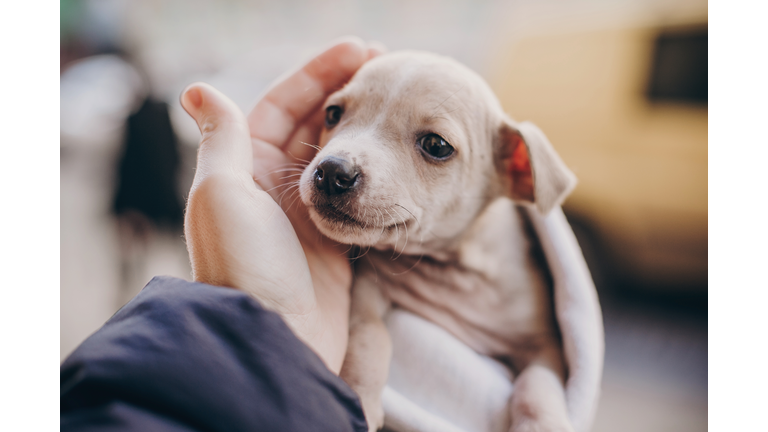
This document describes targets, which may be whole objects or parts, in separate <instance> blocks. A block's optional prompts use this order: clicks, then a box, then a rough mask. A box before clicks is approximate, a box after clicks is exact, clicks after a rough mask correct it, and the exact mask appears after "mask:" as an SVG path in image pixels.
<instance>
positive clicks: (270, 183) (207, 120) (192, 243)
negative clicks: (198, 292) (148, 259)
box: [182, 41, 378, 373]
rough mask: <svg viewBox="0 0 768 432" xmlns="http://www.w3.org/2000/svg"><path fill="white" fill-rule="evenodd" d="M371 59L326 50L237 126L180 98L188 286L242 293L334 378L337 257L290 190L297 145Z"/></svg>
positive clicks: (339, 316) (338, 349) (339, 348)
mask: <svg viewBox="0 0 768 432" xmlns="http://www.w3.org/2000/svg"><path fill="white" fill-rule="evenodd" d="M377 53H378V50H377V49H373V48H367V49H366V48H365V47H364V45H363V44H362V43H361V42H360V41H347V42H343V43H339V44H337V45H335V46H334V47H332V48H330V49H328V50H327V51H325V52H324V53H322V54H320V55H319V56H318V57H316V58H315V59H314V60H312V61H311V62H310V63H308V64H307V65H305V66H304V67H303V68H302V69H300V70H299V71H297V72H296V73H294V74H293V75H291V76H289V77H288V78H286V79H284V80H282V81H280V82H278V83H277V84H276V85H275V86H274V87H272V88H271V89H270V90H269V91H268V92H267V93H266V95H265V96H264V97H263V98H262V99H261V100H260V101H259V102H258V103H257V104H256V106H255V107H254V109H253V111H252V112H251V113H250V115H249V116H248V118H247V120H246V119H245V118H244V116H243V114H242V112H241V111H240V110H239V109H238V108H237V106H236V105H235V104H234V103H233V102H232V101H231V100H229V99H228V98H227V97H226V96H224V95H222V94H221V93H219V92H217V91H216V90H215V89H213V88H212V87H210V86H207V85H204V84H193V85H192V86H190V88H189V89H188V90H187V91H186V92H185V93H184V94H183V95H182V105H184V107H185V109H187V112H189V113H190V115H192V117H194V118H195V120H196V121H197V123H198V126H199V127H200V130H201V131H202V133H203V138H202V140H201V144H200V149H199V152H198V165H197V172H196V173H195V181H194V184H193V186H192V189H191V190H190V194H189V200H188V202H187V213H186V221H185V235H186V237H187V249H188V250H189V254H190V261H191V263H192V268H193V273H194V277H195V279H196V280H199V281H202V282H206V283H211V284H214V285H220V286H230V287H234V288H239V289H242V290H245V291H247V292H249V293H251V294H252V295H254V296H255V297H256V298H257V299H259V301H261V302H262V303H263V304H264V305H266V306H268V307H270V308H272V309H273V310H275V311H277V312H278V313H280V314H281V316H282V317H283V318H284V319H285V321H286V323H287V324H288V325H290V326H291V328H292V329H293V331H294V332H295V333H296V335H297V336H299V337H300V338H302V339H303V340H304V341H305V342H306V343H307V344H308V345H309V346H310V347H312V348H313V349H315V351H316V352H317V353H318V354H319V355H320V357H321V358H323V360H325V362H326V364H327V365H328V367H329V368H330V369H331V370H333V371H335V372H336V373H338V371H339V370H340V369H341V364H342V362H343V360H344V353H345V352H346V346H347V337H348V317H349V303H350V285H351V281H352V274H351V269H350V265H349V262H348V260H347V256H346V249H347V248H346V247H345V246H342V245H339V244H336V243H334V242H332V241H330V240H329V239H327V238H324V237H323V236H322V235H321V234H320V233H319V232H318V231H317V230H316V228H315V226H314V224H313V223H312V222H311V221H310V219H309V216H308V214H307V210H306V208H304V206H303V205H302V204H301V202H297V200H298V196H297V195H296V194H297V191H296V190H295V187H294V185H293V183H294V182H295V180H296V179H297V178H298V176H297V175H296V174H299V173H300V172H301V169H302V167H303V164H304V163H306V162H305V161H307V160H309V159H311V158H312V157H313V156H314V152H315V150H314V149H313V148H312V147H311V146H308V145H305V144H303V143H304V142H306V143H315V142H316V141H317V138H318V136H319V132H320V127H321V125H322V120H323V119H322V113H321V112H320V109H319V108H320V106H321V104H322V103H323V101H324V100H325V99H326V97H327V96H328V95H329V94H330V93H332V92H333V91H335V90H336V89H337V88H339V87H341V86H342V85H344V83H346V81H348V80H349V79H350V78H351V77H352V75H353V74H354V73H355V71H357V69H358V68H359V67H360V66H362V64H363V63H364V62H365V61H366V60H367V59H368V58H370V57H372V56H374V55H376V54H377ZM249 140H250V145H249ZM254 180H255V182H254ZM265 192H266V193H265Z"/></svg>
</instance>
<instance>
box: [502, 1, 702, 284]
mask: <svg viewBox="0 0 768 432" xmlns="http://www.w3.org/2000/svg"><path fill="white" fill-rule="evenodd" d="M701 15H702V14H700V15H699V17H695V16H694V17H689V19H685V20H680V21H678V22H676V23H672V24H670V23H664V24H663V25H662V24H659V23H655V24H654V23H650V24H648V23H646V24H643V25H635V26H623V27H622V26H618V27H613V28H603V29H594V28H593V29H590V30H586V31H573V32H571V31H560V32H557V33H552V32H549V33H543V34H539V35H533V36H530V37H523V38H520V39H518V40H517V41H516V42H515V43H514V44H512V45H511V46H509V47H507V48H505V50H504V52H503V53H502V54H501V55H499V56H498V58H497V60H496V64H495V65H494V67H493V68H492V70H493V73H492V76H491V85H492V86H493V87H494V90H495V91H496V94H497V95H498V96H499V98H500V100H501V102H502V105H504V108H505V109H506V110H507V112H508V113H510V115H512V117H513V118H515V119H516V120H530V121H533V122H534V123H536V124H538V125H539V127H541V129H542V130H543V131H544V132H545V133H546V134H547V136H548V137H549V139H550V141H551V142H552V144H553V145H554V147H555V148H556V149H557V151H558V152H559V153H560V155H561V156H562V158H563V160H565V162H566V163H567V164H568V166H569V167H571V169H572V170H573V171H574V172H575V174H576V176H577V177H578V178H579V185H578V186H577V188H576V190H575V191H574V193H573V194H572V195H571V197H570V198H569V199H568V200H567V201H566V203H565V204H564V210H565V212H566V214H567V215H568V216H569V220H570V221H571V223H572V225H573V226H574V230H575V231H576V233H577V236H579V237H580V241H581V243H582V247H583V248H584V250H585V255H586V256H587V259H588V261H589V262H590V264H591V266H592V271H593V273H595V274H594V276H595V279H596V282H597V283H598V286H599V287H600V285H609V286H608V287H609V288H617V289H619V288H622V289H623V288H632V287H634V288H642V289H643V290H648V289H656V290H660V292H665V293H676V294H680V293H685V292H687V293H691V294H695V295H696V296H698V297H699V298H701V297H702V295H703V297H704V298H706V297H705V296H706V289H707V21H706V3H705V4H704V10H703V16H701ZM702 56H703V57H702ZM606 278H607V280H606Z"/></svg>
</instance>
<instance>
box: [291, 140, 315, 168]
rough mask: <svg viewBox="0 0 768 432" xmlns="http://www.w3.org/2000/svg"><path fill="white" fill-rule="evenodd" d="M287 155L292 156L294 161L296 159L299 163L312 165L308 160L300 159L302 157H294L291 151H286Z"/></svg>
mask: <svg viewBox="0 0 768 432" xmlns="http://www.w3.org/2000/svg"><path fill="white" fill-rule="evenodd" d="M299 142H301V141H299ZM302 144H304V143H302ZM286 153H288V154H289V155H291V157H292V158H294V159H296V160H298V161H302V162H304V163H306V164H307V165H309V163H310V162H309V161H308V160H306V159H302V158H300V157H298V156H294V155H293V153H291V151H290V150H286Z"/></svg>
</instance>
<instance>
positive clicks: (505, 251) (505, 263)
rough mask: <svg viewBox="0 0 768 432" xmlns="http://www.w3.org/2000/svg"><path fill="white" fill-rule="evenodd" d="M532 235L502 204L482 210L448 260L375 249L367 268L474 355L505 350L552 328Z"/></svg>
mask: <svg viewBox="0 0 768 432" xmlns="http://www.w3.org/2000/svg"><path fill="white" fill-rule="evenodd" d="M532 240H533V239H531V237H530V232H529V231H528V230H526V224H525V221H524V220H523V219H521V217H520V213H519V212H518V211H517V210H515V209H514V207H513V206H512V205H511V203H508V204H507V205H504V204H502V205H500V206H496V207H494V206H492V207H491V208H489V209H488V210H487V211H486V212H485V213H484V214H483V216H482V217H481V218H480V220H478V221H477V223H476V224H475V226H473V227H472V228H471V229H470V230H469V231H468V234H467V236H466V238H465V239H464V240H463V241H462V244H461V247H460V248H459V249H458V251H457V252H456V254H455V257H454V258H453V259H447V260H445V259H443V260H437V259H434V258H432V257H430V256H424V257H405V258H402V257H401V258H399V259H397V260H392V257H391V254H387V253H375V254H373V255H372V256H371V261H370V262H371V263H373V264H374V265H373V266H371V267H369V269H370V270H373V272H374V273H375V274H374V275H371V276H373V277H375V278H376V279H377V280H378V286H379V289H381V290H382V291H383V293H384V295H385V296H386V297H387V298H388V299H389V300H390V301H391V302H392V303H393V304H394V305H396V306H398V307H402V308H404V309H407V310H410V311H412V312H414V313H416V314H418V315H421V316H423V317H424V318H426V319H429V320H431V321H432V322H434V323H436V324H438V325H440V326H441V327H443V328H445V329H446V330H448V331H449V332H451V333H453V334H454V335H455V336H456V337H457V338H459V339H460V340H462V341H463V342H464V343H466V344H467V345H469V346H470V347H472V348H473V349H474V350H476V351H478V352H480V353H482V354H487V355H512V354H513V353H514V352H516V351H518V352H519V351H520V349H531V348H535V345H537V344H539V343H543V341H544V340H545V339H548V338H550V337H551V336H552V335H553V334H554V333H556V330H555V328H554V327H555V326H554V319H553V313H552V301H551V282H550V281H549V279H548V277H547V270H546V264H545V263H544V262H543V259H542V257H541V256H540V254H538V253H537V250H536V247H535V246H536V243H534V242H532ZM374 268H375V270H374ZM361 276H362V275H361Z"/></svg>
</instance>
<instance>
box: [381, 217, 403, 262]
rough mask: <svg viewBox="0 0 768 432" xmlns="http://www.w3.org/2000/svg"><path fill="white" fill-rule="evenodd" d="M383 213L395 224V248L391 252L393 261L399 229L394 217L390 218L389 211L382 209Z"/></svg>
mask: <svg viewBox="0 0 768 432" xmlns="http://www.w3.org/2000/svg"><path fill="white" fill-rule="evenodd" d="M384 211H385V212H387V214H388V215H389V217H390V219H392V222H394V223H395V246H394V249H393V250H392V259H395V253H396V252H397V243H398V242H399V241H400V228H398V227H397V221H396V220H395V218H394V216H392V213H390V212H389V210H387V209H384Z"/></svg>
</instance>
